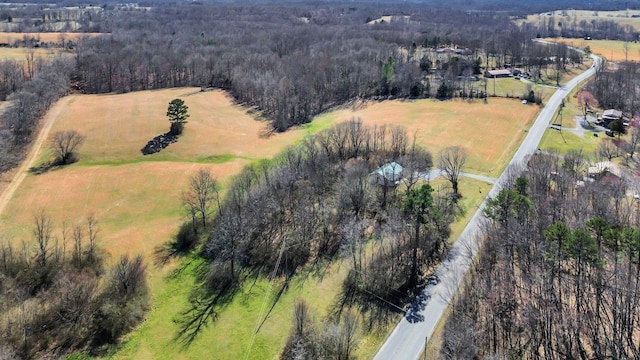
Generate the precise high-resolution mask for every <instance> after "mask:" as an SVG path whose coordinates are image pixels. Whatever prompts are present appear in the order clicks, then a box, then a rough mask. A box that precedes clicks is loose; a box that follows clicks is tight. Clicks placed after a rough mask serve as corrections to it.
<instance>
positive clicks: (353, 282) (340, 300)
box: [329, 270, 408, 332]
mask: <svg viewBox="0 0 640 360" xmlns="http://www.w3.org/2000/svg"><path fill="white" fill-rule="evenodd" d="M407 300H408V297H407V296H406V294H403V293H402V292H399V291H395V290H394V291H390V292H388V293H387V294H386V296H384V297H383V296H380V295H379V294H374V293H372V292H371V291H369V290H367V289H366V288H365V286H364V285H363V284H362V283H360V281H359V280H358V278H357V276H356V275H355V272H354V271H353V270H352V271H351V272H350V273H349V275H348V276H347V279H345V282H344V283H343V285H342V289H341V291H340V293H339V294H338V295H337V296H336V299H335V300H334V302H333V304H332V306H331V308H330V310H329V314H330V316H331V317H333V318H335V319H338V318H340V316H341V315H342V312H343V311H345V310H346V309H349V308H356V309H358V311H359V312H360V313H361V314H362V319H363V325H364V328H365V330H366V331H367V332H372V331H378V330H384V328H385V326H386V325H387V324H388V323H389V322H390V321H396V317H397V315H398V314H402V313H404V312H405V311H404V309H403V308H402V307H401V306H402V305H403V304H405V303H406V301H407Z"/></svg>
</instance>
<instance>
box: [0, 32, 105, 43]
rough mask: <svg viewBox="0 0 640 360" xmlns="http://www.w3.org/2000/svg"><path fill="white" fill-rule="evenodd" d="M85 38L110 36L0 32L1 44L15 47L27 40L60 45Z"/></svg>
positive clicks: (98, 34)
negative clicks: (16, 43) (16, 44)
mask: <svg viewBox="0 0 640 360" xmlns="http://www.w3.org/2000/svg"><path fill="white" fill-rule="evenodd" d="M85 36H89V37H91V36H108V34H103V33H72V32H44V33H43V32H41V33H18V32H0V43H6V44H9V45H13V43H14V42H16V41H21V40H25V39H36V40H39V41H40V42H45V43H59V42H61V40H62V39H64V40H65V41H69V40H72V41H78V40H79V39H82V38H83V37H85Z"/></svg>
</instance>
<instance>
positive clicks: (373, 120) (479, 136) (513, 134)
mask: <svg viewBox="0 0 640 360" xmlns="http://www.w3.org/2000/svg"><path fill="white" fill-rule="evenodd" d="M510 80H511V81H514V82H515V81H516V80H513V79H510ZM539 109H540V108H539V107H538V106H536V105H522V103H521V102H520V100H517V99H502V98H490V99H489V103H488V104H484V102H483V101H482V100H475V101H474V102H466V101H463V100H451V101H439V100H416V101H400V100H397V101H385V102H380V103H369V105H368V106H366V107H365V108H364V109H357V110H353V109H343V110H338V111H335V112H331V113H328V114H325V115H322V116H320V117H319V118H320V119H322V120H323V121H326V120H328V119H330V120H332V121H345V120H349V119H352V118H361V119H362V120H363V122H364V123H365V124H376V125H382V124H394V125H400V126H403V127H405V128H406V129H407V131H408V133H409V134H416V136H417V137H418V143H419V144H422V145H424V146H425V147H426V148H427V149H428V150H430V151H431V152H432V153H433V154H434V158H435V157H436V156H437V153H438V151H439V150H440V149H442V148H445V147H447V146H453V145H458V146H462V147H463V148H465V149H466V150H467V152H468V153H469V159H468V161H467V166H466V167H467V171H469V172H475V173H478V174H483V175H488V176H497V175H499V174H500V172H501V171H502V169H503V168H504V167H505V166H506V164H507V163H508V161H509V160H510V159H511V155H512V154H513V151H514V150H515V149H516V148H517V146H518V145H519V144H520V141H521V140H522V139H523V137H524V136H525V134H526V131H527V129H528V128H529V126H530V125H531V123H532V122H533V120H535V116H536V115H537V113H538V111H539Z"/></svg>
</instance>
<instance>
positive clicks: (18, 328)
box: [0, 212, 149, 359]
mask: <svg viewBox="0 0 640 360" xmlns="http://www.w3.org/2000/svg"><path fill="white" fill-rule="evenodd" d="M32 229H33V239H32V240H33V242H34V243H35V244H36V245H37V246H36V247H35V250H33V247H31V246H29V245H27V242H26V241H23V242H20V243H18V242H12V241H8V242H6V243H3V244H0V309H2V311H1V312H0V358H3V359H17V358H21V359H33V358H57V357H64V356H65V355H66V354H69V353H71V352H74V351H81V352H89V353H95V352H96V351H99V349H100V347H101V346H103V345H105V344H113V343H115V342H116V341H117V340H118V339H119V338H120V336H121V335H123V334H125V333H127V332H129V331H130V330H131V329H132V328H133V327H134V326H135V325H137V324H138V323H139V322H140V321H141V320H142V319H143V318H144V314H145V312H146V310H147V309H148V307H149V297H148V289H147V279H146V275H145V271H146V270H145V268H146V267H145V265H144V263H143V259H142V257H141V256H137V257H133V258H129V257H128V256H123V257H121V258H120V259H118V261H116V262H115V264H114V266H113V267H111V268H110V269H108V270H106V269H105V267H104V259H105V254H104V253H103V252H102V250H101V249H100V247H99V245H98V243H99V240H98V233H99V228H98V222H97V221H96V219H95V218H93V217H92V216H89V217H88V218H87V219H86V221H85V223H84V224H76V225H73V226H71V225H69V224H67V223H63V224H62V226H61V229H58V230H56V229H55V228H54V224H53V223H52V221H51V220H50V218H49V217H48V216H47V215H46V213H44V212H40V213H37V214H36V215H35V216H34V221H33V225H32Z"/></svg>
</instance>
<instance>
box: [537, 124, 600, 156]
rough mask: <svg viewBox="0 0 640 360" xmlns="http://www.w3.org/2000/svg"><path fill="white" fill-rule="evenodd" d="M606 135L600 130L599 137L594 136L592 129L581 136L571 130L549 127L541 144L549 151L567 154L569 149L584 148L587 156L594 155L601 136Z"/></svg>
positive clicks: (542, 147) (583, 151)
mask: <svg viewBox="0 0 640 360" xmlns="http://www.w3.org/2000/svg"><path fill="white" fill-rule="evenodd" d="M602 136H604V137H606V135H605V134H604V132H599V133H598V137H596V136H593V132H592V131H585V133H584V137H579V136H577V135H575V134H573V133H571V132H569V131H558V130H553V129H547V131H545V133H544V135H543V136H542V140H540V145H539V146H538V147H539V148H540V150H543V151H548V152H558V153H561V154H566V153H568V152H569V151H576V150H582V153H583V154H585V155H586V156H592V155H593V154H595V151H596V149H597V147H598V143H599V142H600V137H602Z"/></svg>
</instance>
